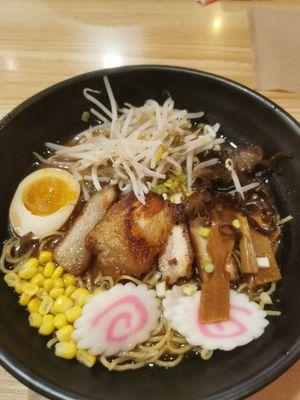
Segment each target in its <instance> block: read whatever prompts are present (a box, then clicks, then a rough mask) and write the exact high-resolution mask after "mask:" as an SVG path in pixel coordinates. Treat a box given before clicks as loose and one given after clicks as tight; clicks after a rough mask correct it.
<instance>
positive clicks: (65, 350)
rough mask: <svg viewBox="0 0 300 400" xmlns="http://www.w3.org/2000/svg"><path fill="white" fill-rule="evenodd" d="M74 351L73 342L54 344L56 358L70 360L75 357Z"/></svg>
mask: <svg viewBox="0 0 300 400" xmlns="http://www.w3.org/2000/svg"><path fill="white" fill-rule="evenodd" d="M76 351H77V348H76V344H75V343H74V342H73V341H69V342H63V343H56V345H55V355H56V356H57V357H61V358H66V359H68V360H71V359H72V358H74V357H75V356H76Z"/></svg>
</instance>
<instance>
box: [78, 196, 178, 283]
mask: <svg viewBox="0 0 300 400" xmlns="http://www.w3.org/2000/svg"><path fill="white" fill-rule="evenodd" d="M175 214H176V210H175V208H174V206H173V205H172V203H170V202H169V201H165V200H164V199H163V198H162V197H160V196H157V195H156V194H154V193H152V192H150V193H148V194H147V196H146V203H145V205H143V204H141V203H140V202H139V201H138V200H137V199H136V198H135V196H134V194H133V193H129V194H128V195H127V196H126V197H124V198H123V199H122V200H120V201H119V202H117V203H116V204H115V205H114V206H113V207H112V208H111V209H110V210H109V211H108V212H107V214H106V215H105V216H104V218H103V219H102V220H101V221H100V222H99V223H98V224H97V225H96V227H95V228H94V229H93V230H92V232H91V233H90V234H89V235H88V237H87V240H86V244H87V247H88V249H89V250H91V251H92V252H93V253H94V254H95V255H97V262H98V266H99V268H100V270H101V272H102V274H103V275H109V276H111V277H113V278H114V279H117V278H118V277H119V276H121V275H130V276H135V277H141V276H142V275H143V274H144V273H146V272H148V271H149V269H150V268H151V266H152V263H153V260H154V257H155V256H156V255H157V254H158V253H159V251H160V250H161V248H162V246H163V245H164V243H165V242H166V240H167V238H168V236H169V234H170V232H171V229H172V228H173V226H174V224H175Z"/></svg>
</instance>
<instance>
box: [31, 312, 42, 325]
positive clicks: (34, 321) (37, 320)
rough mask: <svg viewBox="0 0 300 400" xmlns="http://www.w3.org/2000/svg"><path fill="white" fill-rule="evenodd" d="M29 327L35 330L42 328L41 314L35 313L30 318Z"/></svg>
mask: <svg viewBox="0 0 300 400" xmlns="http://www.w3.org/2000/svg"><path fill="white" fill-rule="evenodd" d="M28 320H29V325H30V326H32V327H33V328H40V327H41V325H42V323H43V317H42V315H41V314H39V313H37V312H34V313H32V314H30V315H29V317H28Z"/></svg>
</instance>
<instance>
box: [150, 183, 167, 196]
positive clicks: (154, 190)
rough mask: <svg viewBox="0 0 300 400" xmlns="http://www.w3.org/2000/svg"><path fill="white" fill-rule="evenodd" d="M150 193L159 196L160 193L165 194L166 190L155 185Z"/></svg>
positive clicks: (161, 186) (162, 186)
mask: <svg viewBox="0 0 300 400" xmlns="http://www.w3.org/2000/svg"><path fill="white" fill-rule="evenodd" d="M152 192H153V193H156V194H159V195H161V194H162V193H166V192H167V189H166V188H165V187H164V185H156V186H154V187H153V188H152Z"/></svg>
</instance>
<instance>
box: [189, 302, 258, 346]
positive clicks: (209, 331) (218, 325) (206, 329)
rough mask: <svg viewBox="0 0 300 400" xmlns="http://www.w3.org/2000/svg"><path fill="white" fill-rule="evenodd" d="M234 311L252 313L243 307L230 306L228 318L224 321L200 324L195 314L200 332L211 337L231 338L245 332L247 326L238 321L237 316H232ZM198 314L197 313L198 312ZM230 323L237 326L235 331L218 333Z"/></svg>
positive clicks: (224, 329)
mask: <svg viewBox="0 0 300 400" xmlns="http://www.w3.org/2000/svg"><path fill="white" fill-rule="evenodd" d="M234 311H237V312H241V313H244V314H246V315H252V312H251V311H250V310H248V309H247V308H245V307H238V306H233V305H231V306H230V313H231V315H230V319H229V321H226V322H215V323H213V324H202V323H201V322H200V321H199V316H197V323H198V327H199V329H200V331H201V333H202V334H203V335H204V336H207V337H211V338H223V339H225V338H233V337H236V336H239V335H243V334H244V333H246V332H247V326H246V325H245V324H243V323H242V322H240V321H239V320H238V319H237V318H235V317H233V316H232V313H233V312H234ZM198 315H199V314H198ZM230 323H231V324H232V325H233V326H235V327H236V328H237V330H236V331H235V332H232V333H220V332H224V331H226V328H227V329H228V326H229V324H230ZM213 330H217V331H219V332H213Z"/></svg>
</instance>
